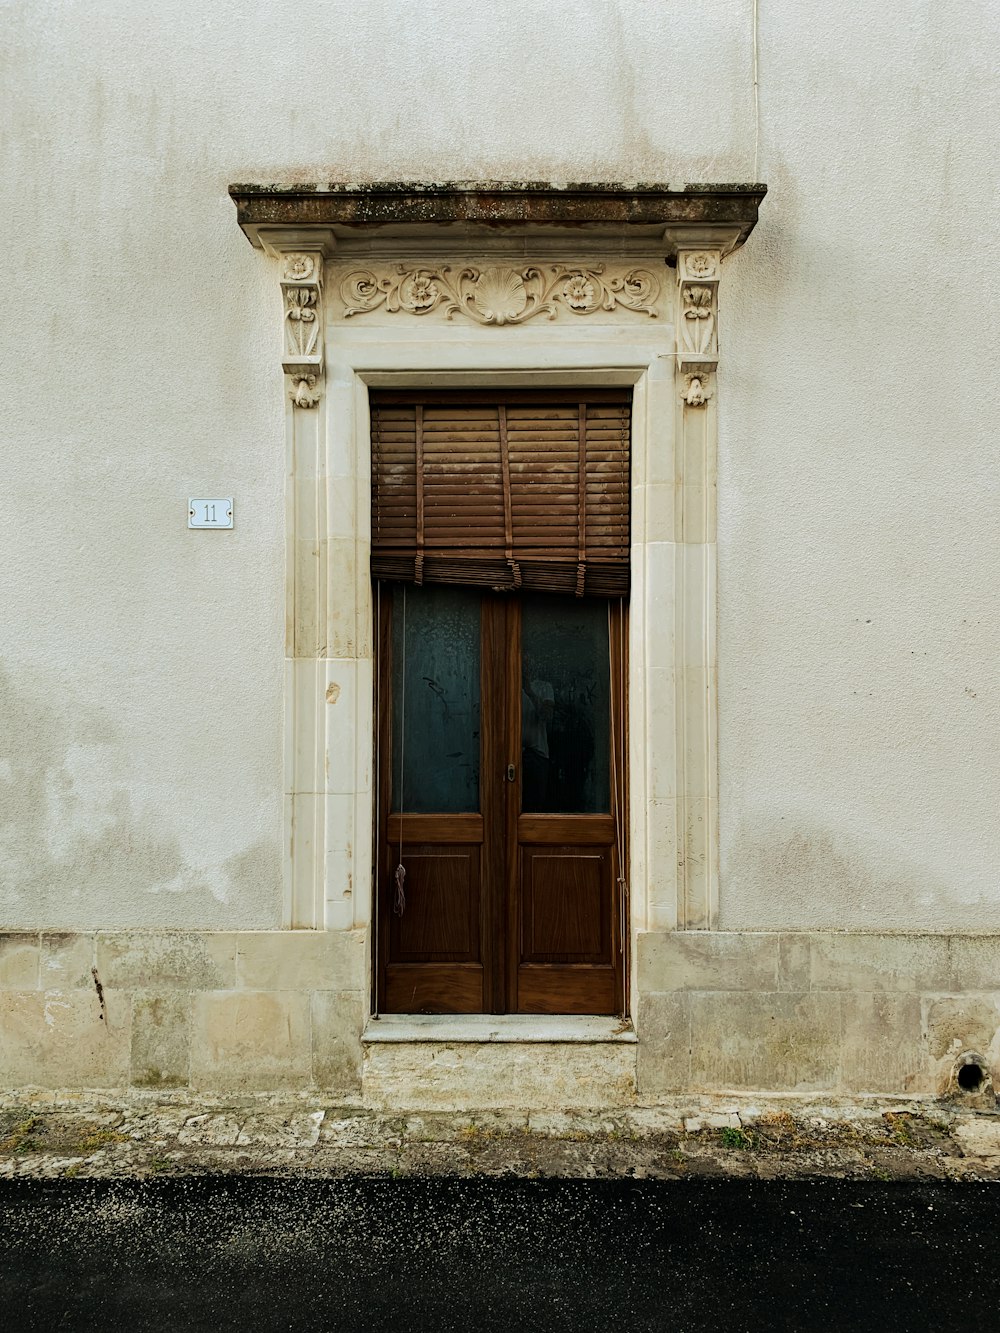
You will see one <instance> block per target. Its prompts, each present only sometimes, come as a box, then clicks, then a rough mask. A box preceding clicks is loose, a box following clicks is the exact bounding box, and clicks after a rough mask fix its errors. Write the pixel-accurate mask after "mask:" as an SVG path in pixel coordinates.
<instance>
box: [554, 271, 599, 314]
mask: <svg viewBox="0 0 1000 1333" xmlns="http://www.w3.org/2000/svg"><path fill="white" fill-rule="evenodd" d="M562 294H563V300H564V301H565V302H566V304H567V305H568V306H569V307H570V309H572V310H591V309H593V307H594V306H595V305H596V304H597V297H596V295H595V291H594V284H593V283H592V282H591V280H590V279H589V278H588V277H587V275H586V274H585V273H574V274H573V276H572V277H571V278H567V279H566V281H565V283H564V284H563V289H562Z"/></svg>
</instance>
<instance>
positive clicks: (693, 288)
mask: <svg viewBox="0 0 1000 1333" xmlns="http://www.w3.org/2000/svg"><path fill="white" fill-rule="evenodd" d="M681 300H682V305H683V321H682V334H681V336H682V339H683V344H684V350H685V351H687V352H693V353H694V354H695V355H696V356H706V355H711V353H712V349H713V347H714V339H715V288H714V286H709V285H708V284H704V283H696V282H690V283H685V284H684V286H683V287H682V288H681Z"/></svg>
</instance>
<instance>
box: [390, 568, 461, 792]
mask: <svg viewBox="0 0 1000 1333" xmlns="http://www.w3.org/2000/svg"><path fill="white" fill-rule="evenodd" d="M480 601H481V594H480V593H479V592H478V591H471V590H468V589H465V588H448V587H425V588H418V587H417V586H415V585H413V586H411V585H401V586H399V587H397V588H396V589H395V591H394V592H393V600H392V779H391V780H392V809H393V811H402V812H403V813H405V814H413V815H416V814H460V813H466V812H476V811H478V810H479V642H480V636H479V606H480Z"/></svg>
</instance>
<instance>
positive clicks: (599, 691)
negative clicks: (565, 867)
mask: <svg viewBox="0 0 1000 1333" xmlns="http://www.w3.org/2000/svg"><path fill="white" fill-rule="evenodd" d="M610 680H611V662H610V651H609V646H608V608H607V605H606V603H604V602H603V601H598V600H597V599H593V600H586V601H585V600H581V599H578V598H575V597H559V596H555V595H553V596H545V595H538V596H533V597H528V596H526V597H525V599H524V612H523V619H522V622H521V809H522V810H523V811H525V812H526V813H529V814H607V813H609V812H610V810H611V795H610V786H611V784H610V749H609V740H610V736H609V732H610V726H609V717H610V715H609V692H610Z"/></svg>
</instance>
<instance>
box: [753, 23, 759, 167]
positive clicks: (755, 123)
mask: <svg viewBox="0 0 1000 1333" xmlns="http://www.w3.org/2000/svg"><path fill="white" fill-rule="evenodd" d="M757 5H758V0H753V179H754V181H755V182H756V181H757V179H758V174H759V172H760V79H759V77H758V76H759V64H758V49H757V48H758V37H757V34H758V30H759V28H758V22H757Z"/></svg>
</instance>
